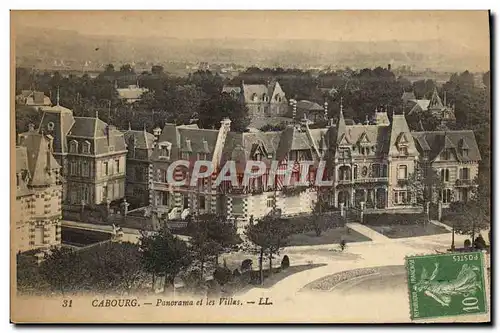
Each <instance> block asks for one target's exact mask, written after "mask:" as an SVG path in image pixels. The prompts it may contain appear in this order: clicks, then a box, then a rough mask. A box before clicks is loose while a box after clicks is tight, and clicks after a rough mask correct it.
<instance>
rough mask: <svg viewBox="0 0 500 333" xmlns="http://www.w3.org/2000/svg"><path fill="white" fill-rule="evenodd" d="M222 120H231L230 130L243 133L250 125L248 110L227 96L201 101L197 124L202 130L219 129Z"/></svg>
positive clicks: (222, 95)
mask: <svg viewBox="0 0 500 333" xmlns="http://www.w3.org/2000/svg"><path fill="white" fill-rule="evenodd" d="M224 118H229V119H231V130H232V131H235V132H244V131H245V130H246V128H247V127H248V125H249V124H250V119H249V117H248V108H247V107H246V106H245V105H243V104H241V103H240V102H239V101H236V100H235V99H234V98H233V97H231V96H230V95H229V94H226V93H223V94H219V95H217V96H213V97H211V98H210V99H208V100H206V101H203V102H202V103H201V106H200V113H199V123H200V125H201V127H203V128H219V127H220V122H221V120H222V119H224Z"/></svg>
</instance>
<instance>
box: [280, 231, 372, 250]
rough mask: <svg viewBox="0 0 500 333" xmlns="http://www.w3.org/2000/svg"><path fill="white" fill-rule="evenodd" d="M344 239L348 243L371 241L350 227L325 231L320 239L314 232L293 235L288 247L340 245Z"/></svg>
mask: <svg viewBox="0 0 500 333" xmlns="http://www.w3.org/2000/svg"><path fill="white" fill-rule="evenodd" d="M342 239H344V240H345V241H346V242H347V243H354V242H366V241H370V240H371V239H370V238H368V237H366V236H364V235H362V234H360V233H358V232H356V231H354V230H352V229H350V228H348V227H338V228H332V229H328V230H326V231H323V232H322V233H321V236H319V237H318V236H316V233H315V232H314V231H307V232H304V233H298V234H294V235H291V236H290V239H289V242H288V246H303V245H323V244H339V243H340V241H341V240H342Z"/></svg>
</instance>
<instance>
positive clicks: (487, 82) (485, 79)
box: [483, 71, 491, 90]
mask: <svg viewBox="0 0 500 333" xmlns="http://www.w3.org/2000/svg"><path fill="white" fill-rule="evenodd" d="M490 82H491V74H490V71H487V72H486V73H484V74H483V84H484V86H485V87H486V90H490Z"/></svg>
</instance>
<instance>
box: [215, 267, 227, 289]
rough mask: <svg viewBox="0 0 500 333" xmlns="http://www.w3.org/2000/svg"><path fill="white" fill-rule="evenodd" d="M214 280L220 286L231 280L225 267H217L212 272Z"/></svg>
mask: <svg viewBox="0 0 500 333" xmlns="http://www.w3.org/2000/svg"><path fill="white" fill-rule="evenodd" d="M213 275H214V280H215V281H217V282H218V283H219V284H220V285H221V286H223V285H225V284H226V283H228V282H229V281H230V280H231V277H232V273H231V270H229V268H227V267H217V268H216V269H215V271H214V274H213Z"/></svg>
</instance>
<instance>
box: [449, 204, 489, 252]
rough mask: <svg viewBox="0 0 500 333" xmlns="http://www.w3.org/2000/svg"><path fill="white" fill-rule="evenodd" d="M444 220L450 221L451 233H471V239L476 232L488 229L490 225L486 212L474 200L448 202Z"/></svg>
mask: <svg viewBox="0 0 500 333" xmlns="http://www.w3.org/2000/svg"><path fill="white" fill-rule="evenodd" d="M445 220H446V221H449V223H451V226H452V233H455V232H456V233H458V234H462V235H471V239H472V240H474V239H475V238H474V236H475V235H476V232H478V231H480V230H485V229H488V228H489V226H490V218H489V216H488V214H487V213H486V212H485V211H484V209H483V207H482V206H481V204H479V203H478V202H477V201H476V200H469V201H467V202H459V201H456V202H452V203H450V207H449V211H448V213H447V214H446V216H445ZM453 247H454V244H453V242H452V248H453Z"/></svg>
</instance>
